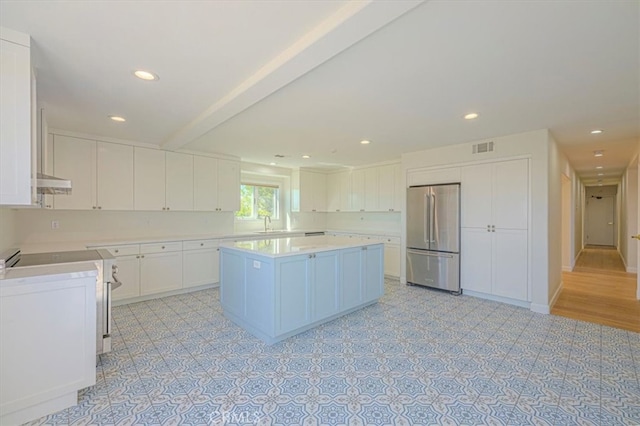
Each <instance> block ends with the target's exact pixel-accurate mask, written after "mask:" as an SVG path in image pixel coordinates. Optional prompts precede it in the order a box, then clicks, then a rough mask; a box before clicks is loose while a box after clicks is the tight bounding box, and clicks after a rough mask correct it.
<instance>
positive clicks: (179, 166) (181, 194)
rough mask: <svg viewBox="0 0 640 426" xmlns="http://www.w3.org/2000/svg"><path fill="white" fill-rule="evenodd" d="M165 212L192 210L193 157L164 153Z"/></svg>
mask: <svg viewBox="0 0 640 426" xmlns="http://www.w3.org/2000/svg"><path fill="white" fill-rule="evenodd" d="M165 156H166V157H165V161H166V171H165V176H166V187H165V188H166V192H165V207H166V208H167V210H182V211H188V210H193V155H189V154H180V153H177V152H166V153H165Z"/></svg>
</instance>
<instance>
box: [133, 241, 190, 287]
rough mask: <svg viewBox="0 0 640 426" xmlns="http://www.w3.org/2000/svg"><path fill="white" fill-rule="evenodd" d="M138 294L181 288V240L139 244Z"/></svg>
mask: <svg viewBox="0 0 640 426" xmlns="http://www.w3.org/2000/svg"><path fill="white" fill-rule="evenodd" d="M140 254H141V256H140V295H141V296H146V295H149V294H154V293H163V292H165V291H172V290H179V289H181V288H182V242H181V241H180V242H171V243H151V244H140Z"/></svg>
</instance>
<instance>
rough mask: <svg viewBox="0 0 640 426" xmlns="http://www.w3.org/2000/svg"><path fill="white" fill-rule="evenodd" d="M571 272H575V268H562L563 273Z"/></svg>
mask: <svg viewBox="0 0 640 426" xmlns="http://www.w3.org/2000/svg"><path fill="white" fill-rule="evenodd" d="M571 271H573V268H572V267H571V266H563V267H562V272H571Z"/></svg>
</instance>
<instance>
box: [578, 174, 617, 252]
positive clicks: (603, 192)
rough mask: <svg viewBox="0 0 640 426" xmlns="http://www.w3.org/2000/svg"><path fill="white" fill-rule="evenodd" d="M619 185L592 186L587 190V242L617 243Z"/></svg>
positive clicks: (609, 244)
mask: <svg viewBox="0 0 640 426" xmlns="http://www.w3.org/2000/svg"><path fill="white" fill-rule="evenodd" d="M616 194H617V186H613V185H610V186H606V187H605V186H603V187H591V188H587V191H586V200H585V201H586V202H585V224H584V225H585V226H584V229H585V243H586V245H588V246H589V245H594V246H615V245H616V234H617V232H616V231H617V228H616V220H615V217H616Z"/></svg>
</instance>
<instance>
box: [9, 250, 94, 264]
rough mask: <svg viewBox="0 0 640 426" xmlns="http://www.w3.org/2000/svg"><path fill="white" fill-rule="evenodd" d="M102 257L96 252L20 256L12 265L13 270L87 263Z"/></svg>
mask: <svg viewBox="0 0 640 426" xmlns="http://www.w3.org/2000/svg"><path fill="white" fill-rule="evenodd" d="M102 259H103V257H102V256H101V255H100V253H99V252H98V251H97V250H78V251H60V252H51V253H32V254H21V255H20V260H18V262H16V264H15V265H13V267H14V268H19V267H25V266H40V265H52V264H56V263H75V262H89V261H92V260H102Z"/></svg>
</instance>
